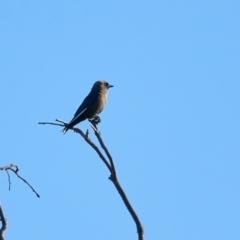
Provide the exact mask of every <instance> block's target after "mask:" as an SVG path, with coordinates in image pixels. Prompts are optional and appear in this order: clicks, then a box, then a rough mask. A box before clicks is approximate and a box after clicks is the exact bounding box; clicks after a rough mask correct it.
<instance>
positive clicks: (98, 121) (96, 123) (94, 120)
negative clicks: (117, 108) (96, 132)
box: [88, 115, 101, 125]
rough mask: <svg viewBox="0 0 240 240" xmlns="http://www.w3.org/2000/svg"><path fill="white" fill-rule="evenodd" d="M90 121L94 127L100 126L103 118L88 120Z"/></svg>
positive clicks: (96, 117) (97, 117)
mask: <svg viewBox="0 0 240 240" xmlns="http://www.w3.org/2000/svg"><path fill="white" fill-rule="evenodd" d="M88 121H89V122H90V123H92V124H93V125H98V123H100V122H101V118H100V117H99V116H98V115H97V116H95V117H94V118H91V119H88Z"/></svg>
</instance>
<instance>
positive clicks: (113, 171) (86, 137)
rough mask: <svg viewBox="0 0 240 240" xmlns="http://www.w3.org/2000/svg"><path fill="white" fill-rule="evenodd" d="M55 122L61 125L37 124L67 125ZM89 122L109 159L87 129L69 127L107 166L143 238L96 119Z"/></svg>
mask: <svg viewBox="0 0 240 240" xmlns="http://www.w3.org/2000/svg"><path fill="white" fill-rule="evenodd" d="M56 121H57V122H60V123H62V124H63V125H60V124H56V123H49V122H39V124H51V125H58V126H67V125H68V123H66V122H64V121H62V120H59V119H56ZM89 121H90V122H91V127H92V129H93V131H94V133H95V135H96V137H97V139H98V141H99V143H100V146H101V147H102V149H103V150H104V152H105V154H106V155H107V158H108V160H109V162H108V160H107V159H106V157H105V156H104V155H103V154H102V152H101V151H100V150H99V148H98V147H97V146H96V145H95V144H94V143H93V142H92V141H91V139H90V138H89V132H88V131H87V132H86V134H84V133H83V131H82V130H81V129H79V128H76V127H73V128H69V129H71V130H73V131H74V132H76V133H79V134H80V135H81V136H82V137H83V138H84V140H85V141H86V142H87V143H88V144H89V145H90V146H91V147H92V148H93V149H94V150H95V151H96V152H97V154H98V155H99V157H100V158H101V159H102V161H103V162H104V164H105V165H106V166H107V168H108V170H109V171H110V173H111V175H110V177H109V179H110V180H111V181H112V182H113V184H114V186H115V187H116V189H117V191H118V193H119V195H120V196H121V198H122V200H123V202H124V204H125V206H126V207H127V209H128V211H129V213H130V214H131V216H132V218H133V220H134V222H135V224H136V226H137V233H138V240H143V239H144V229H143V226H142V224H141V221H140V219H139V217H138V216H137V214H136V212H135V211H134V209H133V207H132V205H131V203H130V201H129V200H128V198H127V195H126V194H125V192H124V190H123V188H122V186H121V185H120V182H119V180H118V178H117V174H116V169H115V166H114V161H113V158H112V156H111V154H110V152H109V151H108V148H107V147H106V145H105V143H104V142H103V139H102V137H101V133H100V131H99V130H98V127H97V123H96V121H95V120H94V119H93V120H89ZM98 121H99V119H98Z"/></svg>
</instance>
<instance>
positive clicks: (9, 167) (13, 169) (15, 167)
mask: <svg viewBox="0 0 240 240" xmlns="http://www.w3.org/2000/svg"><path fill="white" fill-rule="evenodd" d="M0 170H5V171H7V174H8V182H9V190H10V186H11V179H10V175H9V173H8V170H11V171H12V172H14V173H15V174H16V175H17V177H18V178H20V179H21V180H22V181H23V182H25V183H26V184H27V185H28V186H29V187H30V188H31V189H32V191H33V192H34V193H35V194H36V195H37V197H40V195H39V194H38V193H37V192H36V191H35V189H34V188H33V187H32V186H31V185H30V184H29V183H28V181H27V180H25V179H24V178H22V177H21V176H20V175H19V174H18V171H19V167H18V166H17V165H15V164H9V165H7V166H4V167H0Z"/></svg>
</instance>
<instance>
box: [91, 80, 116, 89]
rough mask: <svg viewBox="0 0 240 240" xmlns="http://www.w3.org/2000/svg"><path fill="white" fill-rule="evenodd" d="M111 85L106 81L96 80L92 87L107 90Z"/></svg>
mask: <svg viewBox="0 0 240 240" xmlns="http://www.w3.org/2000/svg"><path fill="white" fill-rule="evenodd" d="M111 87H113V85H110V84H109V83H108V82H107V81H97V82H95V83H94V84H93V87H92V89H94V90H95V89H96V90H108V89H109V88H111Z"/></svg>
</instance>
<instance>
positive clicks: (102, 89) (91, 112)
mask: <svg viewBox="0 0 240 240" xmlns="http://www.w3.org/2000/svg"><path fill="white" fill-rule="evenodd" d="M111 87H113V86H112V85H110V84H109V83H108V82H106V81H97V82H95V83H94V84H93V87H92V89H91V91H90V93H89V94H88V95H87V97H86V98H85V99H84V100H83V102H82V104H81V105H80V106H79V108H78V109H77V111H76V113H75V114H74V117H73V119H72V120H71V121H70V123H69V124H68V125H67V126H66V127H65V128H64V129H63V130H62V132H63V133H66V132H67V131H68V129H69V128H72V127H73V126H75V125H76V124H78V123H80V122H82V121H84V120H86V119H89V118H94V117H97V116H98V114H99V113H100V112H101V111H102V110H103V108H104V106H105V104H106V101H107V95H108V89H109V88H111Z"/></svg>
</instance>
